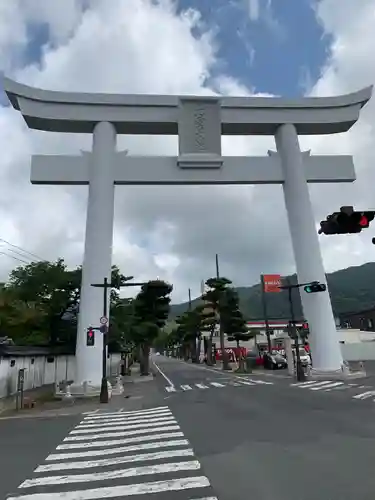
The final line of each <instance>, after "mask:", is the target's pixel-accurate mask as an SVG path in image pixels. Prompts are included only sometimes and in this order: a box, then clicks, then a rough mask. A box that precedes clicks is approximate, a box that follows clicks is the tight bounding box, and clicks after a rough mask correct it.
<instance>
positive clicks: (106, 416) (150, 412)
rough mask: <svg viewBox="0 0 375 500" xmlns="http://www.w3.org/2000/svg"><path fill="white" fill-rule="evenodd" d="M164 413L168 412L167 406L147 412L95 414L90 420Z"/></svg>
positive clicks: (150, 409)
mask: <svg viewBox="0 0 375 500" xmlns="http://www.w3.org/2000/svg"><path fill="white" fill-rule="evenodd" d="M164 411H170V409H169V408H168V406H159V407H157V408H149V409H147V410H133V411H117V412H114V413H101V414H97V415H95V416H93V417H90V418H95V419H100V418H108V417H112V416H113V417H118V416H119V415H121V416H122V417H125V416H127V415H129V416H136V415H147V414H150V415H151V414H154V413H159V412H164Z"/></svg>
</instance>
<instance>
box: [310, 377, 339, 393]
mask: <svg viewBox="0 0 375 500" xmlns="http://www.w3.org/2000/svg"><path fill="white" fill-rule="evenodd" d="M336 383H338V384H339V385H340V384H343V382H332V381H329V380H328V381H326V382H319V383H318V384H315V385H314V386H312V387H308V389H309V391H321V390H325V389H328V387H334V385H335V384H336Z"/></svg>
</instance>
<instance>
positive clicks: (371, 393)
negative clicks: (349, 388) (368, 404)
mask: <svg viewBox="0 0 375 500" xmlns="http://www.w3.org/2000/svg"><path fill="white" fill-rule="evenodd" d="M374 395H375V391H367V392H362V393H361V394H357V395H356V396H353V399H368V398H371V397H372V396H374Z"/></svg>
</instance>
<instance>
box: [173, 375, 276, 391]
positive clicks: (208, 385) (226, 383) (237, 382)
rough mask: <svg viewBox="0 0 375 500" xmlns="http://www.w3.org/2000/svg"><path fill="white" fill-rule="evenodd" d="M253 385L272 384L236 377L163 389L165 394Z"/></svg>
mask: <svg viewBox="0 0 375 500" xmlns="http://www.w3.org/2000/svg"><path fill="white" fill-rule="evenodd" d="M255 385H273V382H269V381H268V380H258V379H252V378H250V377H238V378H236V379H234V380H221V381H220V382H215V381H213V382H210V381H207V380H205V381H204V383H203V382H200V383H190V384H181V385H168V386H166V387H165V390H166V391H167V392H186V391H192V390H194V389H198V390H199V389H200V390H205V389H222V388H224V387H241V386H242V387H245V386H255Z"/></svg>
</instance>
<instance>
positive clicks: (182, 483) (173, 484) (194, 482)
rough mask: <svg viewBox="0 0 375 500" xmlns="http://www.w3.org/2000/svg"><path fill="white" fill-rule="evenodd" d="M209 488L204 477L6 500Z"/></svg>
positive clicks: (90, 498)
mask: <svg viewBox="0 0 375 500" xmlns="http://www.w3.org/2000/svg"><path fill="white" fill-rule="evenodd" d="M208 486H210V482H209V480H208V479H207V477H205V476H198V477H186V478H180V479H171V480H169V481H153V482H148V483H140V484H129V485H122V486H110V487H104V488H95V489H90V490H80V491H68V492H59V493H34V494H30V495H21V496H17V497H9V498H8V499H7V500H100V499H104V498H114V497H127V496H134V495H149V494H151V493H159V492H163V491H165V492H168V491H179V490H188V489H194V488H204V487H208Z"/></svg>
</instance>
